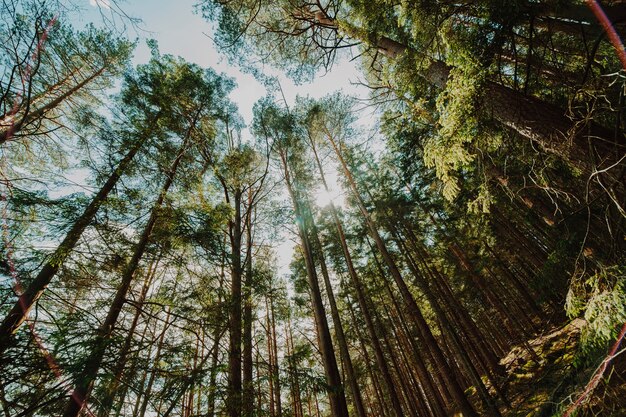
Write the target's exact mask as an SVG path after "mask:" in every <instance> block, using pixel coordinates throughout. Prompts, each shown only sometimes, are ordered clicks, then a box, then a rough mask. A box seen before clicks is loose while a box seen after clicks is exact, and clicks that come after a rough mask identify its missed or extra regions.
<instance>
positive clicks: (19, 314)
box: [0, 116, 158, 357]
mask: <svg viewBox="0 0 626 417" xmlns="http://www.w3.org/2000/svg"><path fill="white" fill-rule="evenodd" d="M157 118H158V116H157ZM155 121H156V120H155ZM155 121H153V122H152V125H154V124H155V123H154V122H155ZM150 133H151V130H149V131H148V132H146V134H145V135H144V136H142V137H140V138H139V139H138V140H137V142H136V143H135V144H134V145H133V147H132V148H131V149H130V150H129V151H128V153H127V154H126V155H125V156H124V158H122V160H121V161H120V162H119V163H118V165H117V167H116V168H115V170H114V171H113V172H112V173H111V175H110V176H109V178H108V179H107V181H106V182H105V183H104V185H103V186H102V188H100V190H99V191H98V193H97V194H96V195H95V196H94V197H93V199H92V200H91V203H89V205H88V206H87V207H86V208H85V210H84V211H83V214H82V215H81V216H80V217H79V218H78V219H77V220H76V222H74V225H73V226H72V228H71V229H70V230H69V231H68V232H67V234H66V235H65V238H64V239H63V241H62V242H61V244H59V246H58V247H57V248H56V250H55V251H54V253H53V254H52V255H50V256H49V257H48V259H47V260H46V262H45V264H44V266H43V268H42V269H41V270H40V271H39V274H37V277H35V279H34V280H33V281H32V282H31V283H30V284H29V285H28V288H26V290H25V291H24V292H23V293H22V294H21V295H20V296H19V298H18V300H17V302H16V303H15V305H14V306H13V308H11V310H10V311H9V313H8V314H7V316H6V317H5V318H4V320H3V321H2V324H1V325H0V357H1V356H2V354H3V352H4V351H5V350H6V349H7V348H8V347H9V346H10V344H11V342H12V339H13V335H14V334H15V332H16V331H17V330H18V329H19V327H20V326H21V325H22V323H23V322H24V320H26V317H28V312H29V311H30V309H31V308H32V307H33V305H35V303H36V302H37V300H39V297H41V295H42V294H43V292H44V291H45V289H46V288H47V286H48V285H49V284H50V281H52V278H54V276H55V275H56V273H57V272H58V271H59V269H60V268H61V266H63V263H64V261H65V259H67V257H68V256H69V254H70V253H71V252H72V250H73V249H74V247H75V246H76V244H77V243H78V240H79V239H80V237H81V236H82V234H83V232H84V231H85V229H86V228H87V226H89V224H90V223H91V221H92V220H93V218H94V217H95V215H96V213H97V212H98V209H100V206H101V205H102V203H104V201H105V200H106V198H107V196H108V195H109V193H110V192H111V190H113V187H115V184H117V182H118V180H119V179H120V177H121V176H122V174H123V173H124V172H125V171H126V169H127V168H128V166H129V165H130V163H131V162H132V160H133V158H134V157H135V155H136V154H137V152H138V151H139V150H140V149H141V147H142V146H143V144H144V143H145V142H146V140H147V139H148V138H149V137H150Z"/></svg>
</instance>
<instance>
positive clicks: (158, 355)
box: [135, 307, 172, 417]
mask: <svg viewBox="0 0 626 417" xmlns="http://www.w3.org/2000/svg"><path fill="white" fill-rule="evenodd" d="M171 314H172V308H171V307H168V309H167V313H166V316H165V321H164V323H163V330H162V331H161V334H160V336H159V342H158V344H157V349H156V352H155V354H154V360H153V364H154V367H153V368H152V372H150V378H148V385H147V386H146V389H145V392H144V396H143V401H142V402H141V408H140V409H139V414H135V415H136V416H138V417H144V416H145V414H146V410H147V409H148V403H149V401H150V396H151V394H152V387H153V386H154V381H155V380H156V376H157V367H158V363H159V360H160V359H161V350H162V349H163V344H164V341H165V334H166V333H167V330H168V329H169V327H170V325H171V323H170V315H171Z"/></svg>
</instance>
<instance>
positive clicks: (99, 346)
mask: <svg viewBox="0 0 626 417" xmlns="http://www.w3.org/2000/svg"><path fill="white" fill-rule="evenodd" d="M188 139H189V138H187V139H186V140H185V141H184V143H183V144H182V146H181V149H180V150H179V152H178V155H177V156H176V158H175V159H174V161H173V163H172V165H171V167H170V169H169V170H168V172H167V174H166V179H165V182H164V184H163V186H162V187H161V192H160V193H159V196H158V198H157V200H156V202H155V204H154V206H153V208H152V211H151V213H150V218H149V219H148V222H147V223H146V226H145V227H144V230H143V232H142V234H141V237H140V238H139V241H138V242H137V244H136V245H135V248H134V251H133V256H132V257H131V259H130V261H129V262H128V265H127V266H126V267H125V268H124V272H123V274H122V280H121V283H120V286H119V287H118V288H117V291H116V293H115V298H114V299H113V302H112V303H111V307H110V308H109V312H108V314H107V316H106V318H105V320H104V322H103V323H102V324H101V325H100V327H99V328H98V330H97V332H96V337H95V340H94V345H93V349H92V351H91V353H90V354H89V357H88V359H87V361H86V365H85V368H84V369H83V371H82V372H81V373H80V374H79V376H78V378H76V385H75V386H74V389H73V391H72V394H71V396H70V400H69V402H68V405H67V408H66V409H65V412H64V414H63V416H64V417H77V416H78V414H79V413H80V411H81V410H82V408H83V406H84V405H85V403H86V402H87V398H88V396H89V394H90V392H91V389H92V388H93V385H94V382H95V380H96V377H97V375H98V370H99V369H100V365H101V364H102V359H103V358H104V354H105V351H106V348H107V345H108V344H109V341H110V339H111V335H112V334H113V329H114V327H115V324H116V323H117V319H118V317H119V315H120V313H121V311H122V307H123V306H124V303H125V301H126V294H127V293H128V290H129V288H130V285H131V283H132V280H133V277H134V275H135V271H136V270H137V267H138V266H139V262H140V261H141V258H142V257H143V254H144V252H145V251H146V248H147V246H148V243H149V241H150V237H151V236H152V231H153V230H154V227H155V225H156V222H157V220H158V217H159V210H160V208H161V205H162V204H163V201H164V200H165V196H166V195H167V193H168V191H169V189H170V187H171V185H172V183H173V182H174V177H175V175H176V171H177V170H178V166H179V165H180V161H181V160H182V157H183V155H184V154H185V151H186V149H187V142H188Z"/></svg>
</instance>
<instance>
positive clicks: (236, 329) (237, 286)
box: [227, 190, 243, 417]
mask: <svg viewBox="0 0 626 417" xmlns="http://www.w3.org/2000/svg"><path fill="white" fill-rule="evenodd" d="M241 197H242V195H241V191H240V190H236V191H235V193H234V198H233V209H234V211H235V217H234V219H233V220H231V221H230V224H229V235H230V244H231V284H230V288H231V298H230V314H229V323H230V333H229V334H230V336H229V337H230V339H229V340H230V343H229V349H228V399H227V409H228V415H229V416H230V417H241V410H242V401H243V398H242V395H241V394H242V382H241V337H242V329H241V325H242V312H241V281H242V275H243V268H242V265H241V249H242V248H241V243H242V242H241V240H242V230H241Z"/></svg>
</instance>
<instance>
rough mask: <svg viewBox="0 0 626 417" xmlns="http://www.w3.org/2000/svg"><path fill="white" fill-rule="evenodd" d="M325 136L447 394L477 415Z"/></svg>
mask: <svg viewBox="0 0 626 417" xmlns="http://www.w3.org/2000/svg"><path fill="white" fill-rule="evenodd" d="M327 138H328V140H329V142H330V144H331V145H332V147H333V149H334V150H335V153H336V154H337V158H338V159H339V162H340V164H341V167H342V170H343V173H344V175H345V177H346V179H347V181H348V184H349V187H350V189H351V191H352V193H353V195H354V197H355V198H356V199H357V205H358V207H359V210H360V211H361V214H362V215H363V218H364V220H365V223H366V225H367V229H368V231H369V234H370V236H371V237H372V239H373V240H374V242H375V244H376V247H377V248H378V251H379V252H380V254H381V255H382V257H383V261H384V263H385V265H386V266H387V268H388V269H389V272H390V273H391V276H392V278H393V279H394V281H395V283H396V285H397V287H398V289H399V290H400V293H401V294H402V298H403V300H404V303H405V305H406V309H407V311H409V313H410V317H411V319H412V321H413V324H414V325H415V327H416V328H417V329H418V330H419V333H420V334H421V336H422V339H423V341H424V343H425V344H426V345H427V346H428V348H429V350H430V351H431V352H432V355H433V360H434V366H436V367H437V368H438V370H439V372H440V374H441V376H442V379H443V381H444V382H445V385H446V386H447V388H448V390H449V391H450V394H451V395H452V397H453V399H454V402H455V404H456V407H458V410H459V411H461V412H462V413H463V414H464V415H466V416H467V417H478V414H477V413H476V411H475V410H474V408H473V407H472V405H471V404H470V402H469V400H468V399H467V397H466V396H465V392H464V390H463V388H462V387H461V386H460V385H459V383H458V381H457V380H456V379H455V378H454V374H453V372H452V370H451V368H450V366H449V365H448V363H447V362H446V359H445V357H444V355H443V353H442V351H441V349H440V348H439V346H438V345H437V341H436V339H435V337H434V335H433V334H432V332H431V330H430V327H429V326H428V323H427V322H426V319H425V318H424V316H423V315H422V312H421V311H420V309H419V307H418V305H417V303H416V301H415V298H413V294H411V291H410V290H409V287H408V286H407V284H406V282H405V281H404V278H402V275H401V274H400V271H399V269H398V267H397V265H396V263H395V262H394V260H393V258H392V257H391V254H390V253H389V251H388V250H387V247H386V246H385V243H384V241H383V239H382V238H381V236H380V234H379V233H378V229H377V226H376V224H375V223H374V221H373V220H372V218H371V216H370V214H369V212H368V211H367V208H366V207H365V204H364V202H363V200H362V198H361V196H360V194H359V192H358V188H357V185H356V182H355V180H354V178H353V177H352V174H351V172H350V170H349V169H348V166H347V164H346V161H345V160H344V158H343V153H342V152H341V151H340V149H339V147H338V146H337V143H336V141H335V139H334V138H333V137H332V135H330V134H329V135H327Z"/></svg>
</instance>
